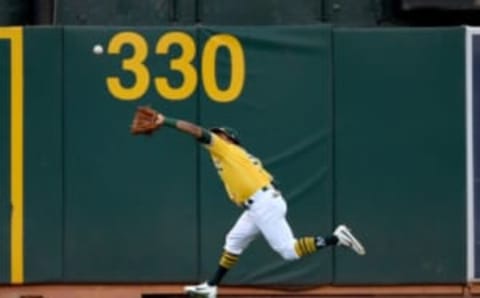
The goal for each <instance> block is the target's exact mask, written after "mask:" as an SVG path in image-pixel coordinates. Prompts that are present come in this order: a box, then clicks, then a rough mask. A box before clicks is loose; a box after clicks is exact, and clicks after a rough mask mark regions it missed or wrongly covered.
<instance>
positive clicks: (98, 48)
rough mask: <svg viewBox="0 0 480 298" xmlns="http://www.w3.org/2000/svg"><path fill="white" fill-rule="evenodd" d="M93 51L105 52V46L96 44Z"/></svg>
mask: <svg viewBox="0 0 480 298" xmlns="http://www.w3.org/2000/svg"><path fill="white" fill-rule="evenodd" d="M93 53H94V54H95V55H100V54H103V47H102V46H101V45H99V44H97V45H95V46H94V47H93Z"/></svg>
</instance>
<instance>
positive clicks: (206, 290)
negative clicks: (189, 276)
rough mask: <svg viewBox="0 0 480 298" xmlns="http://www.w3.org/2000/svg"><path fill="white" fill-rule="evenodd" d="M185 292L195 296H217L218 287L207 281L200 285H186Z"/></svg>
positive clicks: (206, 297) (213, 297)
mask: <svg viewBox="0 0 480 298" xmlns="http://www.w3.org/2000/svg"><path fill="white" fill-rule="evenodd" d="M184 290H185V293H187V294H188V295H190V296H193V297H205V298H217V287H216V286H209V285H208V283H207V282H204V283H202V284H199V285H194V286H186V287H185V288H184Z"/></svg>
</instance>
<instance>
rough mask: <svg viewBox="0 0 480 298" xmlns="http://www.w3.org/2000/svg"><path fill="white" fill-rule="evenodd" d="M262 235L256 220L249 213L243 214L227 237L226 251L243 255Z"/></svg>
mask: <svg viewBox="0 0 480 298" xmlns="http://www.w3.org/2000/svg"><path fill="white" fill-rule="evenodd" d="M259 233H260V230H259V229H258V227H257V225H256V224H255V222H254V220H253V219H252V218H251V216H250V215H249V214H248V212H247V211H245V212H243V213H242V215H241V216H240V217H239V218H238V220H237V222H236V223H235V224H234V225H233V227H232V228H231V229H230V231H229V232H228V233H227V236H226V237H225V250H227V251H228V252H231V253H233V254H241V253H242V252H243V250H244V249H245V248H247V246H248V245H249V244H250V242H252V240H253V239H255V237H256V236H257V235H258V234H259Z"/></svg>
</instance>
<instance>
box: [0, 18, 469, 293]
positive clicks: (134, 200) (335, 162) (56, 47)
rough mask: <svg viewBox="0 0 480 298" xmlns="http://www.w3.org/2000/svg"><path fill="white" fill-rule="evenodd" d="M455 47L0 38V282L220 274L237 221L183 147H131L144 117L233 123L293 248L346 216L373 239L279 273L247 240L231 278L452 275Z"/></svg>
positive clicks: (78, 30) (386, 39)
mask: <svg viewBox="0 0 480 298" xmlns="http://www.w3.org/2000/svg"><path fill="white" fill-rule="evenodd" d="M464 35H465V32H464V29H461V28H454V29H441V28H436V29H398V28H397V29H382V30H368V29H363V30H358V29H334V28H332V27H330V26H328V25H324V26H318V25H312V26H265V27H254V26H250V27H242V26H238V27H214V26H196V27H187V26H182V27H166V26H165V27H68V26H67V27H45V28H23V29H22V28H0V163H1V167H0V283H6V284H8V283H36V282H52V283H64V282H68V283H70V282H73V283H76V282H81V283H85V282H93V283H95V282H98V283H120V282H127V283H153V282H155V283H167V282H168V283H171V282H193V281H200V280H204V279H205V278H207V277H208V276H209V275H210V273H211V272H212V271H213V270H214V269H215V267H216V264H217V261H218V257H219V256H220V254H221V252H222V246H223V241H224V237H225V233H226V232H227V231H228V229H229V228H230V227H231V226H232V225H233V224H234V222H235V220H236V218H237V217H238V216H239V215H240V213H241V211H242V210H241V209H239V208H237V207H235V206H234V205H233V204H231V203H230V202H229V201H228V200H227V198H226V195H225V193H224V190H223V186H222V185H221V183H220V180H219V179H218V178H217V174H216V173H215V170H214V168H213V166H212V165H211V162H210V160H209V157H208V154H207V153H206V152H205V150H204V149H203V148H201V146H199V145H198V144H196V142H195V141H194V140H192V139H191V138H189V137H188V136H185V135H182V134H180V133H177V132H175V131H173V130H171V129H168V128H165V129H162V130H161V131H159V132H158V133H156V134H155V135H154V136H151V137H143V136H142V137H133V136H132V135H130V133H129V125H130V121H131V118H132V114H133V112H134V110H135V108H136V106H138V105H151V106H153V107H155V108H157V109H159V110H161V111H163V112H164V113H165V114H167V115H171V116H174V117H177V118H185V119H188V120H192V121H194V122H197V123H200V124H201V125H204V126H206V127H211V126H217V125H228V126H233V127H235V128H237V129H238V130H239V131H240V137H241V139H242V142H243V143H244V144H245V146H246V148H247V149H249V151H251V153H253V154H254V155H256V156H257V157H259V158H260V159H261V160H262V161H263V162H264V164H265V166H266V167H267V168H268V169H269V170H270V171H271V172H272V173H273V174H274V175H275V178H276V180H277V182H278V183H279V188H280V189H281V191H282V192H283V194H284V196H285V198H286V199H287V201H288V204H289V213H288V219H289V221H290V223H291V225H292V228H293V230H294V233H295V234H296V235H297V236H303V235H315V234H321V235H325V234H328V233H330V232H331V231H332V229H333V228H334V227H335V225H337V224H340V223H347V224H349V225H351V226H352V228H353V229H354V231H355V233H356V234H357V235H358V236H359V238H361V239H362V240H363V241H364V243H365V245H366V247H367V256H365V257H362V258H360V257H357V256H355V255H353V253H351V252H349V251H344V250H340V249H336V250H331V249H326V250H324V251H321V252H320V253H318V254H317V255H314V256H310V257H307V258H305V259H304V260H301V261H298V262H295V263H288V262H284V261H283V260H281V258H280V257H279V256H278V255H276V254H275V253H274V252H273V251H272V250H271V249H269V248H268V246H267V244H266V242H265V241H264V240H263V239H261V237H259V239H258V240H257V241H256V242H255V243H254V244H253V245H252V246H251V248H250V249H249V250H247V251H246V252H245V253H244V255H242V256H241V261H240V262H239V264H238V266H237V267H236V268H235V269H234V270H233V271H232V272H231V275H229V276H228V277H227V279H226V283H228V284H247V283H248V284H274V285H278V284H280V285H318V284H406V283H409V284H411V283H442V284H445V283H458V282H465V280H466V276H465V274H466V268H465V266H466V261H465V259H466V256H465V253H466V248H465V241H466V240H465V239H466V236H465V235H466V232H465V200H466V199H465V185H466V178H465V129H464V126H465V125H464V123H465V112H464V110H465V90H464V81H465V78H464V72H465V71H464V67H465V66H464ZM20 41H21V42H20ZM97 44H99V45H102V46H103V49H104V51H103V53H101V54H94V53H93V52H92V49H93V47H94V46H95V45H97ZM12 49H13V50H12ZM12 69H13V72H12ZM19 103H21V104H22V105H19ZM12 107H13V108H12ZM19 124H23V125H19ZM12 136H14V137H12ZM15 136H17V137H18V136H21V138H20V139H21V140H23V142H20V141H19V138H17V137H15Z"/></svg>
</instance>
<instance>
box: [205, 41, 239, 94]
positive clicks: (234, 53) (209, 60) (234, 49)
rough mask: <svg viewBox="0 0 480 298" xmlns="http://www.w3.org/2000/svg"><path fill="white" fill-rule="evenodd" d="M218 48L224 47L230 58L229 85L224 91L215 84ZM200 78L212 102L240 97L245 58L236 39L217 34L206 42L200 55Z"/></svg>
mask: <svg viewBox="0 0 480 298" xmlns="http://www.w3.org/2000/svg"><path fill="white" fill-rule="evenodd" d="M220 47H225V48H226V49H227V50H228V51H229V52H230V57H231V67H230V85H229V86H228V87H227V88H226V89H225V90H221V89H220V88H219V87H218V84H217V72H216V58H217V51H218V49H219V48H220ZM202 77H203V84H204V88H205V92H206V93H207V95H208V96H209V97H210V98H211V99H212V100H214V101H217V102H230V101H233V100H235V99H236V98H237V97H238V96H239V95H240V92H241V91H242V89H243V85H244V82H245V57H244V55H243V49H242V45H241V44H240V42H239V41H238V39H237V38H235V37H234V36H232V35H229V34H218V35H214V36H212V37H211V38H210V39H209V40H208V41H207V43H206V44H205V48H204V49H203V55H202Z"/></svg>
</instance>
